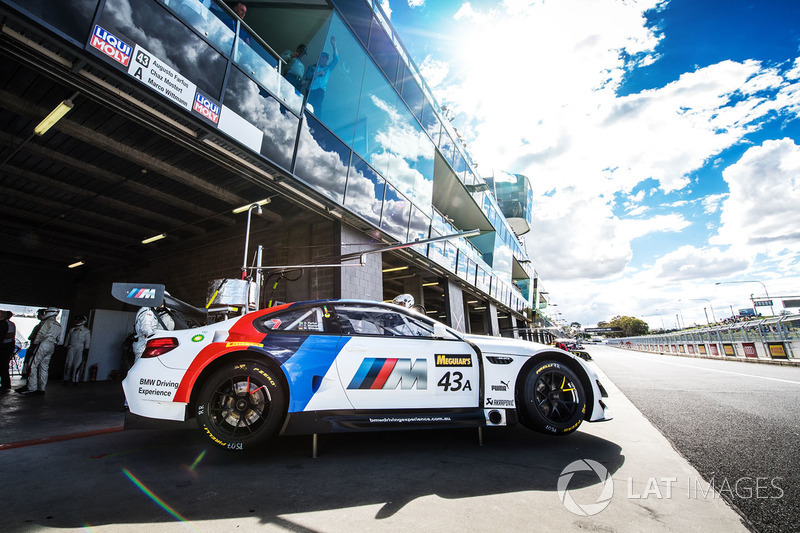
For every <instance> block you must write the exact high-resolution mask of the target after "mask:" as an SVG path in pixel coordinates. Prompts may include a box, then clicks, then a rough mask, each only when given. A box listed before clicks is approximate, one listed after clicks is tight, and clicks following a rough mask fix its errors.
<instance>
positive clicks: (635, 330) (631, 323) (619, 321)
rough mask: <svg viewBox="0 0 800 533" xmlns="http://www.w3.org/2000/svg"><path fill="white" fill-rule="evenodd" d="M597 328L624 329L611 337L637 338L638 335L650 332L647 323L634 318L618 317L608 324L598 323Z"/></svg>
mask: <svg viewBox="0 0 800 533" xmlns="http://www.w3.org/2000/svg"><path fill="white" fill-rule="evenodd" d="M601 324H602V325H601ZM597 326H598V327H601V328H620V329H622V331H621V332H618V333H611V334H609V336H611V337H636V336H637V335H645V334H646V333H647V332H648V331H650V326H648V325H647V322H645V321H644V320H640V319H638V318H634V317H632V316H619V315H617V316H615V317H614V318H612V319H611V320H609V321H608V322H598V323H597Z"/></svg>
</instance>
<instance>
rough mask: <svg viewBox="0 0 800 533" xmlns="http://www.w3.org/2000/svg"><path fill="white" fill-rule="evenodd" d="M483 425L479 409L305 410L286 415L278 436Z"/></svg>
mask: <svg viewBox="0 0 800 533" xmlns="http://www.w3.org/2000/svg"><path fill="white" fill-rule="evenodd" d="M482 426H486V419H485V415H484V412H483V409H437V410H431V409H412V410H402V411H391V410H389V411H383V410H380V411H379V410H375V411H372V410H370V411H308V412H300V413H289V415H288V416H287V417H286V422H285V424H284V425H283V429H282V430H281V434H282V435H311V434H315V433H342V432H351V431H353V432H355V431H391V430H403V429H435V428H469V427H482Z"/></svg>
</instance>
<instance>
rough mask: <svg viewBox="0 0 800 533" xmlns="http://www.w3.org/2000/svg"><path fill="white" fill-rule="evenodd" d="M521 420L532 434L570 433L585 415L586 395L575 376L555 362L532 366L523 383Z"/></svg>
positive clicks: (567, 368) (572, 372)
mask: <svg viewBox="0 0 800 533" xmlns="http://www.w3.org/2000/svg"><path fill="white" fill-rule="evenodd" d="M522 400H523V405H524V409H525V412H524V413H523V415H524V416H523V420H524V421H525V422H526V425H527V426H528V427H530V428H531V429H533V430H535V431H539V432H541V433H548V434H551V435H566V434H568V433H572V432H573V431H575V430H576V429H578V426H580V425H581V422H583V418H584V416H585V415H586V393H585V392H584V389H583V385H581V382H580V379H579V378H578V376H577V375H576V374H575V372H574V371H573V370H572V369H570V368H569V367H567V366H566V365H564V364H563V363H558V362H555V361H542V362H540V363H538V364H536V365H535V366H533V367H532V368H531V369H530V371H529V372H528V375H527V376H526V378H525V381H524V389H523V390H522Z"/></svg>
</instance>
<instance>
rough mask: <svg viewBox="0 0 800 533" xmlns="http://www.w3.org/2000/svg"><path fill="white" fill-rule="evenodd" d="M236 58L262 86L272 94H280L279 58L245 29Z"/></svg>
mask: <svg viewBox="0 0 800 533" xmlns="http://www.w3.org/2000/svg"><path fill="white" fill-rule="evenodd" d="M234 59H235V62H236V64H237V65H239V66H240V67H241V68H242V70H243V71H245V72H246V73H247V75H248V76H250V77H251V78H253V79H254V80H256V81H257V82H258V83H260V84H261V86H262V87H265V88H266V89H267V90H269V91H270V92H271V93H272V94H275V95H278V94H280V89H279V87H280V82H279V79H280V77H281V76H280V74H279V72H278V60H277V59H276V58H275V57H273V56H272V54H271V53H270V52H269V51H268V50H267V49H266V48H264V47H263V46H262V45H261V43H259V42H258V41H257V40H256V39H255V37H252V36H251V35H250V34H249V33H248V32H247V31H245V30H244V29H242V30H241V31H240V32H239V40H238V41H237V44H236V54H235V58H234Z"/></svg>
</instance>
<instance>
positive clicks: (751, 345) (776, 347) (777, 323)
mask: <svg viewBox="0 0 800 533" xmlns="http://www.w3.org/2000/svg"><path fill="white" fill-rule="evenodd" d="M608 343H609V344H611V345H619V346H620V347H623V348H630V349H634V350H639V351H645V352H653V353H663V354H676V355H689V356H696V357H719V358H731V359H733V358H738V359H755V360H777V361H791V360H794V361H798V362H800V316H798V315H788V316H781V317H774V318H766V319H761V320H750V321H747V322H738V323H734V324H724V325H719V326H711V327H706V328H693V329H686V330H680V331H673V332H669V333H663V334H655V335H644V336H641V337H625V338H621V339H609V341H608Z"/></svg>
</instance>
